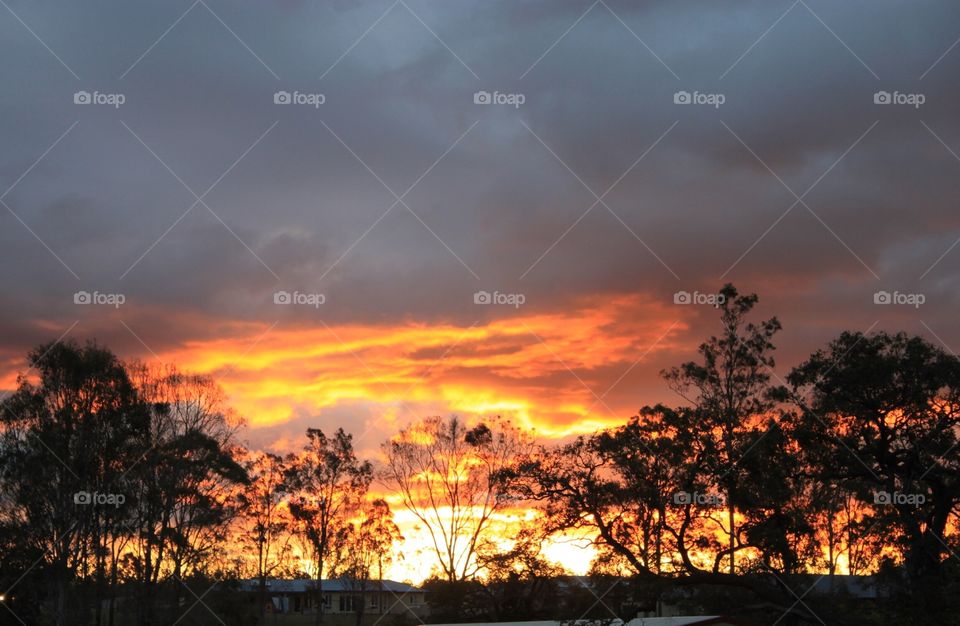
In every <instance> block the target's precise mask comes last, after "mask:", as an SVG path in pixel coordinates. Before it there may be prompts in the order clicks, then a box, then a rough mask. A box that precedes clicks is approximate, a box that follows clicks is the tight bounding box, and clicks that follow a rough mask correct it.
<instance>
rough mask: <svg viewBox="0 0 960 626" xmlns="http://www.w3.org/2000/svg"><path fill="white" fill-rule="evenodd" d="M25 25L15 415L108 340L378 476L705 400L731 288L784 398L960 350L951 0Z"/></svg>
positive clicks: (173, 14) (560, 3)
mask: <svg viewBox="0 0 960 626" xmlns="http://www.w3.org/2000/svg"><path fill="white" fill-rule="evenodd" d="M0 5H2V8H0V56H2V57H3V58H4V59H5V62H4V63H3V67H2V69H0V76H2V84H3V88H2V89H0V107H2V111H3V115H2V116H0V137H2V138H3V142H2V150H0V201H2V204H0V259H2V262H0V283H2V284H3V289H2V292H0V294H2V295H0V298H2V304H3V306H0V390H10V389H12V388H13V387H14V386H15V383H16V376H17V373H18V372H22V371H24V355H25V354H26V352H27V351H28V350H29V349H30V348H31V347H33V346H35V345H37V344H40V343H42V342H46V341H52V340H56V339H74V340H77V341H85V340H88V339H96V340H97V341H98V342H100V343H103V344H106V345H108V346H110V347H111V348H113V349H114V350H115V351H116V352H117V353H118V354H120V355H121V356H122V357H124V358H137V359H141V360H143V361H146V362H174V363H177V364H178V365H179V366H181V367H183V368H184V369H190V370H195V371H199V372H202V373H208V374H210V375H211V376H213V377H214V378H216V379H217V380H218V381H219V382H220V384H222V385H223V386H224V388H225V389H226V391H227V393H228V394H229V397H230V399H231V403H232V404H233V406H234V407H235V408H236V409H237V411H238V412H239V413H240V414H242V415H243V416H244V417H245V419H246V420H247V423H248V425H249V427H248V428H246V429H245V430H244V431H243V433H242V437H243V439H244V440H245V441H247V442H248V443H249V444H250V445H251V446H254V447H264V448H270V449H273V450H275V451H289V450H293V449H296V448H297V447H299V446H300V445H301V442H302V440H303V439H304V437H303V432H304V430H305V429H306V428H307V427H321V428H325V429H328V428H329V429H333V428H336V427H341V426H342V427H344V428H345V429H347V430H348V431H350V432H353V433H354V434H355V437H356V441H357V447H358V449H359V450H360V451H361V453H362V454H365V455H367V456H376V455H377V454H378V448H379V444H380V443H381V442H382V441H384V440H385V439H386V438H387V437H389V436H390V435H391V434H392V433H394V432H396V431H397V430H398V429H399V428H400V427H401V426H403V425H404V424H406V423H408V422H409V421H411V420H413V419H416V418H418V417H422V416H425V415H435V414H440V415H446V414H458V415H463V416H465V417H468V418H471V419H474V418H481V417H483V416H487V415H503V416H507V417H509V418H510V419H511V420H513V421H514V423H516V424H519V425H522V426H524V427H529V428H534V429H536V431H537V433H538V434H539V436H541V437H542V438H543V439H544V440H547V441H550V440H561V439H563V438H565V437H569V436H571V435H574V434H578V433H584V432H592V431H594V430H596V429H597V428H600V427H603V426H605V425H611V424H616V423H620V422H622V421H624V420H625V419H626V418H627V417H629V416H630V415H633V414H635V413H636V411H637V410H638V409H639V408H640V407H641V406H643V405H645V404H651V403H656V402H661V401H663V402H677V401H678V399H677V398H676V397H675V396H673V395H672V394H671V392H670V390H669V389H668V388H667V386H666V385H665V384H664V382H663V381H662V379H661V378H660V375H659V372H660V371H661V370H662V369H664V368H665V367H669V366H671V365H674V364H678V363H680V362H683V361H686V360H689V359H691V358H694V357H695V353H696V348H697V346H698V344H699V343H700V342H701V341H702V340H704V339H705V338H706V337H707V336H708V335H709V334H711V333H712V332H715V331H716V328H717V315H716V310H715V308H714V307H713V306H712V304H711V303H712V295H711V294H714V293H716V292H717V290H718V289H719V288H720V287H721V286H722V285H723V284H724V283H725V282H733V283H734V284H735V285H736V286H737V287H738V288H739V289H740V290H741V292H748V293H757V294H758V295H759V296H760V304H759V306H758V308H757V317H758V318H760V317H768V316H772V315H776V316H778V317H779V318H780V320H781V322H782V323H783V327H784V329H783V331H782V332H781V334H780V335H779V337H778V340H777V344H778V347H779V349H778V363H777V371H778V375H780V376H783V375H785V374H786V372H788V371H789V369H790V367H791V366H793V365H796V364H798V363H799V362H800V361H801V360H802V359H803V358H804V357H805V356H806V355H808V354H810V352H812V351H813V350H815V349H817V348H819V347H822V346H824V345H825V344H826V342H827V341H829V340H830V339H831V338H833V337H835V336H837V335H838V334H839V333H840V332H841V331H843V330H853V331H871V332H872V331H878V330H888V331H898V330H903V331H905V332H908V333H912V334H920V335H923V336H925V337H927V338H928V339H930V340H931V341H933V342H935V343H937V344H939V345H942V346H944V347H945V349H947V350H950V351H953V349H954V348H960V329H958V328H957V326H956V324H955V319H956V311H957V307H958V304H960V297H958V291H957V287H958V284H960V245H958V242H960V211H958V210H957V209H958V205H957V197H958V191H960V156H958V154H960V118H958V116H957V115H956V110H957V108H956V102H957V99H958V96H960V82H958V81H956V80H955V77H956V75H957V72H958V71H960V45H958V41H960V5H958V4H957V3H954V2H949V1H947V0H941V1H933V0H918V1H915V2H909V3H907V2H893V1H887V0H869V1H867V0H863V1H860V0H845V1H844V2H829V1H826V0H796V1H790V0H782V1H781V0H775V1H771V0H763V1H760V0H756V1H748V0H741V1H732V0H729V1H728V0H724V1H717V0H709V1H707V0H702V1H701V0H683V1H676V0H672V1H666V0H664V1H656V0H651V1H646V2H624V1H620V0H597V1H596V2H593V3H592V4H591V3H590V2H589V1H582V2H581V1H577V2H574V1H566V0H528V1H522V2H518V1H515V0H511V1H506V0H504V1H496V0H487V1H484V2H471V1H468V0H453V1H448V2H439V1H437V0H429V1H422V0H396V1H393V0H377V1H367V0H360V1H347V0H330V1H326V2H306V1H301V0H274V1H269V2H268V1H264V0H261V1H253V0H233V1H230V2H227V1H225V0H195V1H193V2H191V0H183V1H179V0H178V1H171V2H146V3H142V2H138V3H129V2H119V1H100V0H91V1H88V2H83V3H61V4H59V5H54V4H49V3H36V2H30V1H28V0H4V1H3V2H0Z"/></svg>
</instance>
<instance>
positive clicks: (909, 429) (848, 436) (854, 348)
mask: <svg viewBox="0 0 960 626" xmlns="http://www.w3.org/2000/svg"><path fill="white" fill-rule="evenodd" d="M787 380H788V381H789V383H790V385H791V387H792V389H791V392H792V397H793V398H794V400H795V401H796V402H797V403H798V405H799V406H800V408H801V415H800V419H799V422H798V424H797V427H796V429H795V432H794V436H795V437H796V438H797V440H798V441H799V442H800V444H801V448H802V449H803V450H804V451H806V457H807V461H808V464H809V465H810V466H811V467H814V468H817V473H816V477H817V479H818V480H819V483H820V484H821V485H823V486H824V488H830V487H831V486H834V485H835V486H837V487H839V488H840V489H843V490H845V491H849V492H851V493H855V494H856V495H857V496H858V498H859V499H860V501H861V503H862V505H863V506H862V508H863V509H864V510H865V514H864V522H865V523H866V525H867V526H868V527H870V528H873V529H874V531H873V532H875V533H877V532H882V533H884V534H886V536H887V537H890V538H892V541H893V544H894V545H893V546H892V547H896V548H898V549H899V551H901V552H902V554H903V555H904V562H905V564H906V571H907V574H908V576H909V577H910V579H911V580H912V581H913V582H919V581H923V580H928V579H930V578H931V577H933V576H934V575H935V574H936V573H937V572H938V571H939V570H940V567H941V561H942V558H943V555H944V554H946V553H947V550H948V549H947V544H948V541H947V538H946V537H945V532H946V531H947V529H948V527H949V524H950V522H951V520H953V521H956V520H957V515H958V511H960V455H958V454H957V449H958V447H960V360H958V359H957V358H956V357H954V356H952V355H950V354H947V353H946V352H944V351H943V350H942V349H940V348H939V347H937V346H934V345H932V344H930V343H929V342H927V341H926V340H924V339H923V338H921V337H908V336H907V335H905V334H903V333H899V334H896V335H890V334H887V333H877V334H873V335H864V334H862V333H843V334H842V335H840V337H839V338H837V339H836V340H834V341H832V342H831V343H830V345H829V346H828V347H827V349H826V350H819V351H817V352H816V353H814V354H813V355H812V356H811V357H810V359H809V360H807V361H806V362H804V363H803V364H801V365H800V366H798V367H797V368H795V369H794V370H793V371H792V372H791V374H790V375H789V376H788V379H787Z"/></svg>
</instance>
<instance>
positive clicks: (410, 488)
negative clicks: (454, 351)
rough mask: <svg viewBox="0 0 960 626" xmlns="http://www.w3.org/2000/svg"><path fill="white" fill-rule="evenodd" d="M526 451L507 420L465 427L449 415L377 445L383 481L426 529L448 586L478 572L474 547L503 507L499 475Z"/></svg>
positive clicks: (527, 447) (524, 442) (524, 438)
mask: <svg viewBox="0 0 960 626" xmlns="http://www.w3.org/2000/svg"><path fill="white" fill-rule="evenodd" d="M530 446H531V444H530V441H529V438H528V437H527V436H525V435H524V434H523V433H521V432H520V431H519V430H517V429H516V428H514V427H513V426H511V425H509V424H508V423H506V422H505V421H502V420H498V421H497V422H495V423H494V424H493V428H491V427H490V426H488V425H487V424H486V423H480V424H478V425H477V426H474V427H473V428H468V427H467V426H465V425H464V424H463V422H462V421H461V420H460V419H459V418H458V417H455V416H453V417H450V418H449V419H443V418H441V417H429V418H427V419H424V420H422V421H420V422H418V423H416V424H414V425H412V426H410V427H408V428H405V429H403V430H401V431H400V433H399V434H398V435H396V436H395V437H393V438H392V439H390V440H389V441H387V442H386V443H384V444H383V446H382V447H383V451H384V454H385V455H386V468H385V469H384V472H383V477H384V479H385V481H386V482H387V484H389V485H390V486H392V487H393V488H395V489H396V490H397V492H398V493H399V495H400V496H401V497H402V499H403V504H404V506H405V507H406V508H407V510H409V511H410V512H411V513H413V514H414V515H415V516H416V518H417V519H418V520H419V521H420V523H422V524H423V527H424V528H426V530H427V532H428V534H429V536H430V542H431V544H430V545H431V548H432V549H433V552H434V554H435V555H436V557H437V563H438V565H439V566H440V570H441V571H442V573H443V576H444V577H445V578H446V579H447V580H449V581H457V580H463V579H466V578H469V577H470V576H472V575H473V574H474V573H475V572H476V570H477V563H476V559H475V555H476V548H477V543H478V541H480V539H481V538H482V536H483V533H484V531H485V530H486V529H487V527H488V525H489V523H490V519H491V517H492V516H493V514H494V513H495V512H496V511H498V510H500V509H502V508H503V507H504V505H505V503H504V500H503V498H502V496H503V494H505V493H506V491H507V490H506V484H505V483H504V480H503V477H504V475H505V474H504V473H503V472H504V470H506V469H507V468H509V467H510V466H511V465H513V464H515V463H517V461H518V460H519V459H522V458H523V457H524V456H525V455H526V454H527V453H528V451H529V450H530Z"/></svg>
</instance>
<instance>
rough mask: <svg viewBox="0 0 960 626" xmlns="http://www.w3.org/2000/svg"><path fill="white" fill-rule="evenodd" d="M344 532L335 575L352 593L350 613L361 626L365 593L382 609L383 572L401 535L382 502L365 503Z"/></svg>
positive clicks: (385, 503) (383, 595)
mask: <svg viewBox="0 0 960 626" xmlns="http://www.w3.org/2000/svg"><path fill="white" fill-rule="evenodd" d="M345 530H346V532H345V533H344V536H343V542H342V546H341V551H342V555H341V556H340V558H339V559H337V561H338V567H337V573H336V575H337V577H338V578H340V579H341V580H343V581H344V583H345V587H346V588H347V589H350V590H352V591H353V593H354V607H353V609H354V613H355V615H356V618H357V626H360V623H361V622H362V621H363V615H364V610H365V609H366V602H365V598H366V594H367V593H368V592H374V594H375V595H374V597H375V598H376V606H377V608H378V609H381V610H383V609H384V608H385V607H384V604H383V603H384V601H385V600H388V599H387V598H385V594H384V588H383V571H384V568H386V567H388V566H389V565H390V563H392V562H393V557H394V544H396V543H398V542H400V541H403V535H401V534H400V529H399V528H398V527H397V525H396V523H394V521H393V512H392V511H391V510H390V505H389V504H387V501H386V500H383V499H382V498H377V499H376V500H373V501H371V502H367V503H365V504H364V506H363V507H362V510H361V511H360V515H359V517H358V519H357V520H355V521H352V522H350V523H348V525H347V527H346V529H345Z"/></svg>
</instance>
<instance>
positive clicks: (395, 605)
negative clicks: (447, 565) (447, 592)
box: [239, 578, 427, 618]
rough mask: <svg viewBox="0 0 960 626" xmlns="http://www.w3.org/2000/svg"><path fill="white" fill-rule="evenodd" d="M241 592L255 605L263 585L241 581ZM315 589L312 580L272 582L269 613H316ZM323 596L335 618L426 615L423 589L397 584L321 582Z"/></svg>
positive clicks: (351, 581) (383, 581)
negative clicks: (343, 614) (348, 614)
mask: <svg viewBox="0 0 960 626" xmlns="http://www.w3.org/2000/svg"><path fill="white" fill-rule="evenodd" d="M239 589H240V591H241V592H244V593H246V594H250V596H251V599H252V600H253V601H256V599H257V594H258V593H259V589H260V581H259V580H258V579H256V578H252V579H248V580H243V581H240V587H239ZM316 589H317V581H315V580H312V579H293V580H281V579H269V580H267V602H268V603H269V604H268V605H267V610H269V611H272V612H275V613H313V612H315V611H316V604H317V591H316ZM320 593H321V595H322V596H323V612H324V613H328V614H332V615H336V614H339V613H356V612H357V611H361V610H362V612H363V613H365V614H371V615H397V614H404V613H405V614H408V615H410V616H411V617H417V618H420V617H422V616H425V615H426V612H427V604H426V599H425V595H426V592H425V591H424V590H423V589H420V588H419V587H414V586H413V585H408V584H406V583H400V582H396V581H394V580H368V581H365V582H360V581H355V580H348V579H340V578H336V579H332V580H322V581H321V585H320ZM360 602H362V603H363V605H362V606H361V605H360V604H359V603H360Z"/></svg>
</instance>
